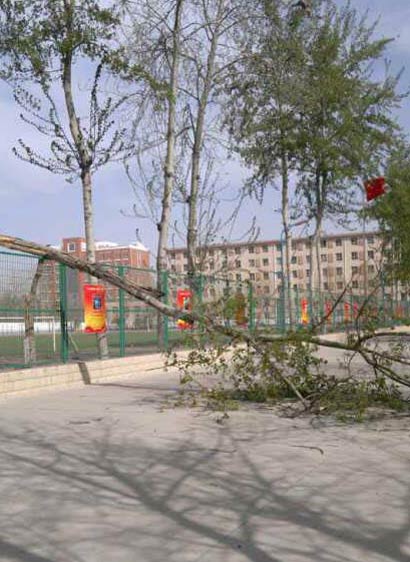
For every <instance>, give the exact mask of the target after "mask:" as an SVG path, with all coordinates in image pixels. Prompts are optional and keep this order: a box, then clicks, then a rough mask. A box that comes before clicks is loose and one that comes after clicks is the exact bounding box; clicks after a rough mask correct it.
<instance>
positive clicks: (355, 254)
mask: <svg viewBox="0 0 410 562" xmlns="http://www.w3.org/2000/svg"><path fill="white" fill-rule="evenodd" d="M358 259H359V256H358V253H357V252H352V260H358Z"/></svg>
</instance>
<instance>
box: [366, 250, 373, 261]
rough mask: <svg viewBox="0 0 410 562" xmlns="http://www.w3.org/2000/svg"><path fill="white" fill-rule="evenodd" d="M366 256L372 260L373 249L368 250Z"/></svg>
mask: <svg viewBox="0 0 410 562" xmlns="http://www.w3.org/2000/svg"><path fill="white" fill-rule="evenodd" d="M367 257H368V258H369V260H374V251H373V250H369V251H368V252H367Z"/></svg>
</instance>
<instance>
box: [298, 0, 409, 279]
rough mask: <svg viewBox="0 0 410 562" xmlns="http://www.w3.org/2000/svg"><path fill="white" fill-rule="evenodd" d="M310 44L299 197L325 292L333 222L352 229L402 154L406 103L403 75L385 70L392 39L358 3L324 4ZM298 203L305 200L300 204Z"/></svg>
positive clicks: (312, 23)
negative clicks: (380, 67)
mask: <svg viewBox="0 0 410 562" xmlns="http://www.w3.org/2000/svg"><path fill="white" fill-rule="evenodd" d="M308 26H309V29H308V30H307V39H306V40H305V51H306V62H307V64H306V65H305V69H304V72H303V73H302V75H301V76H302V77H303V96H302V97H301V99H300V103H299V104H298V105H299V107H298V112H299V114H300V135H301V137H300V138H301V144H300V154H299V162H298V169H297V171H298V176H299V180H298V185H297V190H296V193H297V196H300V197H302V198H303V200H304V201H305V204H304V205H301V206H300V209H301V211H300V214H301V215H303V216H305V217H306V218H307V219H308V220H309V222H310V223H311V224H312V230H313V234H312V251H311V268H310V270H311V286H312V287H314V288H318V289H319V290H320V289H321V288H322V276H321V264H320V237H321V232H322V229H323V224H324V221H325V220H331V221H333V222H339V223H341V224H342V225H343V224H346V222H347V219H348V218H349V213H352V211H354V210H355V209H356V208H357V203H358V195H359V204H360V205H361V204H362V198H361V196H360V193H361V192H362V189H363V185H362V180H363V178H366V177H367V176H368V175H369V174H374V173H375V172H376V173H377V170H378V169H379V167H380V166H381V165H382V163H383V161H384V160H385V158H386V155H387V154H388V153H389V152H390V151H391V150H392V149H393V148H394V145H395V142H396V133H397V131H398V125H397V121H396V120H395V118H394V117H393V116H392V110H393V109H395V108H397V107H398V106H399V104H400V102H401V100H402V95H401V94H399V93H398V91H397V86H398V81H399V78H400V74H398V75H392V74H391V72H390V69H389V67H388V66H387V67H386V71H385V76H384V78H382V79H379V78H377V77H376V73H375V70H376V68H375V67H376V65H377V64H380V63H383V58H384V57H385V55H386V47H387V45H388V44H389V43H390V39H386V38H383V37H382V38H377V37H376V36H375V32H376V26H375V24H370V23H368V21H367V18H366V17H362V16H359V15H358V13H357V11H356V10H354V9H353V8H351V6H350V4H346V5H345V6H344V7H341V8H337V7H336V5H335V4H334V3H333V2H331V1H329V0H322V1H320V2H316V3H315V4H314V7H313V9H312V15H311V18H309V24H308ZM298 200H300V198H299V197H298Z"/></svg>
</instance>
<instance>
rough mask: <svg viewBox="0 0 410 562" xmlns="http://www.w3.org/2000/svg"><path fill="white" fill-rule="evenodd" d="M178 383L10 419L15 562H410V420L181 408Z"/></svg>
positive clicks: (54, 394)
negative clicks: (342, 422) (341, 420)
mask: <svg viewBox="0 0 410 562" xmlns="http://www.w3.org/2000/svg"><path fill="white" fill-rule="evenodd" d="M177 388H178V380H177V377H176V376H175V375H173V374H162V373H156V374H154V373H150V374H147V373H146V374H141V375H139V376H135V377H133V378H127V379H126V380H124V381H122V382H113V383H104V384H99V385H91V386H85V387H83V388H76V389H69V390H58V391H47V392H44V393H37V394H35V395H33V396H30V397H27V396H26V397H19V398H11V399H8V400H3V401H2V402H1V403H0V428H1V429H0V474H1V478H0V494H1V495H0V498H1V502H0V537H1V538H0V560H1V561H2V562H5V561H7V562H140V561H141V562H246V561H248V562H249V561H255V562H305V561H314V562H359V561H360V562H362V561H369V562H393V561H394V562H401V561H402V562H404V561H406V562H408V561H409V560H410V520H409V519H410V513H409V510H410V431H409V430H410V418H400V419H385V420H384V421H379V422H377V423H373V424H369V425H356V426H339V425H337V424H332V423H330V422H326V423H318V422H316V421H314V420H312V419H311V418H299V419H293V420H292V419H285V418H281V417H278V416H277V415H276V414H275V413H274V412H273V411H271V410H269V409H265V408H259V409H258V408H244V409H242V410H240V411H237V412H232V413H230V417H229V419H227V420H225V421H224V422H223V423H217V422H216V418H217V417H218V414H215V413H210V412H206V411H202V410H200V409H193V410H189V409H185V408H173V407H170V405H171V404H172V403H173V400H174V398H175V396H176V390H177Z"/></svg>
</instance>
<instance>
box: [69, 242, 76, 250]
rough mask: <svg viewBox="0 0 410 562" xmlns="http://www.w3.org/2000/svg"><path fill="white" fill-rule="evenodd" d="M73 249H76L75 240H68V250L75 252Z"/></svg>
mask: <svg viewBox="0 0 410 562" xmlns="http://www.w3.org/2000/svg"><path fill="white" fill-rule="evenodd" d="M75 249H76V245H75V242H69V243H68V251H69V252H75Z"/></svg>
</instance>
